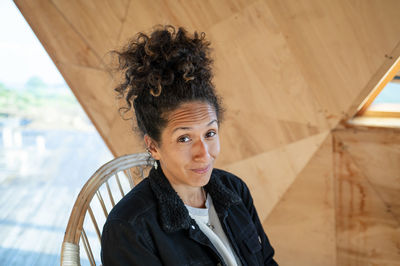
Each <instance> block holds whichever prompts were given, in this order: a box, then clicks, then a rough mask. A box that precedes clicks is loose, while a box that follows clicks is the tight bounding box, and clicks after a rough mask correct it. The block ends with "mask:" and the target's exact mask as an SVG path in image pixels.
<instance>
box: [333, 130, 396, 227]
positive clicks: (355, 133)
mask: <svg viewBox="0 0 400 266" xmlns="http://www.w3.org/2000/svg"><path fill="white" fill-rule="evenodd" d="M334 136H335V138H336V139H337V142H338V145H340V146H341V148H342V149H344V150H345V151H346V152H347V154H348V155H349V156H351V158H352V160H353V163H354V164H355V165H356V166H357V168H358V169H359V170H360V171H361V172H362V174H363V175H364V177H365V178H366V180H367V181H368V183H369V184H370V185H371V186H372V187H373V189H374V190H375V192H376V194H377V195H378V196H379V197H380V198H381V199H382V201H383V202H384V204H385V206H386V209H387V210H388V211H390V212H391V213H392V214H393V215H394V216H395V217H396V219H397V221H399V224H400V193H399V192H400V130H399V129H361V128H360V129H357V128H356V129H351V130H336V131H335V132H334Z"/></svg>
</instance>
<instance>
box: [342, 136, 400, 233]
mask: <svg viewBox="0 0 400 266" xmlns="http://www.w3.org/2000/svg"><path fill="white" fill-rule="evenodd" d="M338 139H339V140H340V141H341V142H342V143H345V142H344V141H343V140H342V139H340V138H338ZM343 152H345V153H346V154H347V156H348V157H349V158H351V162H352V163H353V164H354V165H355V166H356V167H357V168H358V170H359V171H360V173H361V176H362V177H363V178H364V179H365V180H366V181H367V183H368V185H369V186H370V188H371V189H372V191H373V192H374V193H375V194H376V196H377V197H378V198H379V199H380V200H381V201H382V202H383V204H384V205H385V207H386V208H388V209H390V208H389V207H390V204H388V203H387V202H386V201H385V200H384V199H383V198H382V196H381V194H380V193H379V192H378V191H377V190H376V189H375V186H374V185H373V184H372V183H371V181H370V180H369V178H368V176H367V175H366V174H365V173H364V172H363V171H362V169H363V168H362V167H360V165H359V164H358V163H357V161H356V160H355V159H354V157H353V156H352V155H351V153H350V152H348V151H346V150H343ZM387 212H388V213H390V215H391V216H392V217H393V218H394V219H395V221H396V222H397V224H398V225H399V226H400V220H399V218H398V217H397V215H395V213H393V212H392V211H391V210H390V211H387Z"/></svg>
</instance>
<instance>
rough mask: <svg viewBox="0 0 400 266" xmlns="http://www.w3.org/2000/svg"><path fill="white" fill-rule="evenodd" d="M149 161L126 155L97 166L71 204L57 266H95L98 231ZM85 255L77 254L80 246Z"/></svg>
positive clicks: (99, 231) (97, 259)
mask: <svg viewBox="0 0 400 266" xmlns="http://www.w3.org/2000/svg"><path fill="white" fill-rule="evenodd" d="M152 164H153V161H151V160H149V157H148V155H147V154H146V153H138V154H129V155H124V156H121V157H118V158H115V159H113V160H111V161H110V162H108V163H106V164H104V165H103V166H102V167H100V168H99V169H98V170H97V171H96V172H95V173H94V174H93V176H91V177H90V179H89V180H88V181H87V182H86V184H85V185H84V186H83V188H82V190H81V191H80V193H79V195H78V198H77V199H76V201H75V204H74V207H73V209H72V211H71V215H70V218H69V221H68V225H67V229H66V231H65V235H64V241H63V244H62V249H61V265H62V266H70V265H71V266H77V265H81V263H82V264H83V265H85V264H86V265H96V264H97V265H99V263H100V248H101V246H100V243H101V230H102V228H103V225H104V223H105V221H106V219H107V216H108V213H109V211H110V210H111V209H112V208H113V207H114V206H115V204H116V203H117V202H118V201H119V200H120V199H121V198H122V197H123V196H125V194H126V193H128V192H129V191H130V190H131V189H132V188H133V187H134V186H135V185H136V184H137V183H139V182H140V181H141V180H143V178H144V177H145V176H147V173H148V171H149V169H150V167H149V166H151V165H152ZM82 246H83V248H84V250H85V255H83V254H80V249H81V248H80V247H82Z"/></svg>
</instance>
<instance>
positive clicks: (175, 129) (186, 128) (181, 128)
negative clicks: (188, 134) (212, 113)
mask: <svg viewBox="0 0 400 266" xmlns="http://www.w3.org/2000/svg"><path fill="white" fill-rule="evenodd" d="M213 123H218V120H217V119H214V120H213V121H211V122H210V123H208V124H207V126H206V127H209V126H211V125H212V124H213ZM191 129H192V128H191V127H177V128H174V130H173V131H172V134H173V133H175V131H177V130H191Z"/></svg>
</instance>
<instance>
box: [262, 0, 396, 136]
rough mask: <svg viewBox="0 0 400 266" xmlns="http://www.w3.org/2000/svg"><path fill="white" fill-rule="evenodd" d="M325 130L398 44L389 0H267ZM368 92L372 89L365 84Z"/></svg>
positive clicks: (393, 2)
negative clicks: (326, 123)
mask: <svg viewBox="0 0 400 266" xmlns="http://www.w3.org/2000/svg"><path fill="white" fill-rule="evenodd" d="M267 3H268V6H269V7H270V8H271V11H272V12H271V13H272V14H273V16H274V17H275V19H276V20H277V21H278V25H279V27H280V29H281V30H282V31H283V34H284V36H285V39H286V41H287V44H288V46H289V47H290V49H291V51H292V52H293V56H294V58H295V59H296V61H297V62H298V64H299V68H300V69H301V71H302V73H303V76H304V78H305V79H306V82H307V84H308V85H309V90H311V91H312V93H313V94H314V95H315V97H316V98H317V102H318V103H319V105H320V106H321V107H322V108H323V109H324V110H325V112H326V116H327V119H328V121H329V124H330V125H331V128H333V127H335V125H336V123H337V122H338V121H339V120H340V119H341V118H342V117H343V116H344V114H345V112H346V111H347V110H348V109H349V107H350V106H351V105H352V104H353V102H354V101H357V103H355V104H359V103H360V101H362V100H363V99H360V98H357V94H358V93H359V92H360V91H361V90H362V89H363V88H364V86H365V85H366V84H367V82H368V81H369V79H370V77H371V76H372V75H374V74H375V73H376V72H377V71H378V70H379V67H380V66H381V65H382V64H383V62H384V61H385V60H386V56H387V55H388V54H390V53H391V52H392V51H393V49H394V47H395V46H396V45H397V43H398V42H399V37H398V36H399V35H398V30H397V29H398V28H399V27H400V19H398V15H397V14H396V11H395V10H398V9H399V8H400V2H399V1H395V0H386V1H378V0H368V1H357V0H354V1H318V0H302V1H296V2H293V1H280V0H271V1H267ZM369 90H372V88H371V87H370V88H369Z"/></svg>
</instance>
